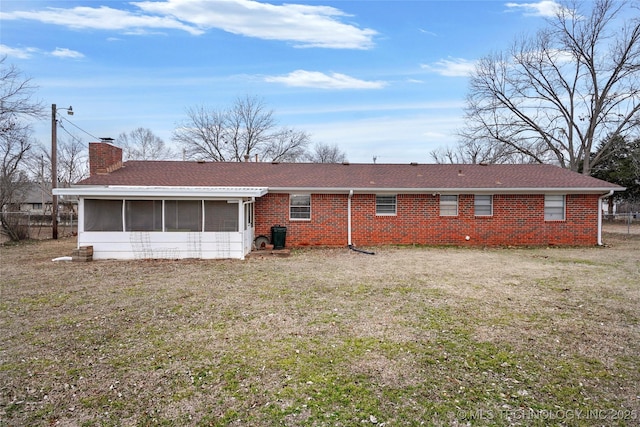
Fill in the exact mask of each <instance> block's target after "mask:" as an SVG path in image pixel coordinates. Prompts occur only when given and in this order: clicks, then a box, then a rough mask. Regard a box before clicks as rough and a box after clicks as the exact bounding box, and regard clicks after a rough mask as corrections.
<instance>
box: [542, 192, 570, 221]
mask: <svg viewBox="0 0 640 427" xmlns="http://www.w3.org/2000/svg"><path fill="white" fill-rule="evenodd" d="M564 204H565V198H564V195H562V194H560V195H557V194H547V195H545V196H544V219H545V221H564Z"/></svg>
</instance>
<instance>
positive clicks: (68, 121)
mask: <svg viewBox="0 0 640 427" xmlns="http://www.w3.org/2000/svg"><path fill="white" fill-rule="evenodd" d="M60 119H61V120H64V121H66V122H67V123H69V124H70V125H71V126H73V127H75V128H76V129H79V130H80V131H82V132H84V133H86V134H87V135H89V136H90V137H91V138H93V139H94V140H96V141H98V140H99V139H100V138H98V137H97V136H95V135H91V134H90V133H89V132H87V131H86V130H84V129H82V128H81V127H80V126H78V125H76V124H75V123H73V122H72V121H71V120H69V119H67V118H66V117H62V116H60ZM63 129H64V128H63ZM67 133H68V132H67Z"/></svg>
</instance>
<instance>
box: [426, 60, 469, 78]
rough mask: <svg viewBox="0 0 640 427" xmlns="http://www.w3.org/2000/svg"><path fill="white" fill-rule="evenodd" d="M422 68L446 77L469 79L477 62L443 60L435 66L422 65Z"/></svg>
mask: <svg viewBox="0 0 640 427" xmlns="http://www.w3.org/2000/svg"><path fill="white" fill-rule="evenodd" d="M421 67H422V68H424V69H425V70H429V71H431V72H434V73H437V74H440V75H441V76H445V77H468V76H469V75H470V74H471V73H472V72H473V70H474V67H475V62H473V61H468V60H466V59H462V58H449V59H441V60H439V61H437V62H435V63H433V64H431V65H430V64H422V65H421Z"/></svg>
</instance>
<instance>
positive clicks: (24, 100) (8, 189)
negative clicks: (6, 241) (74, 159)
mask: <svg viewBox="0 0 640 427" xmlns="http://www.w3.org/2000/svg"><path fill="white" fill-rule="evenodd" d="M5 61H6V56H5V57H2V58H0V223H1V225H2V227H1V231H2V232H4V233H6V234H8V235H9V237H10V238H12V239H17V238H19V237H20V236H18V235H17V234H16V230H14V229H12V227H11V226H10V224H9V223H8V222H7V221H6V217H5V215H4V214H3V212H4V211H5V210H8V209H9V208H11V207H12V205H16V204H19V203H20V202H21V201H22V198H23V197H24V196H25V191H26V188H27V187H28V185H29V178H28V173H27V170H26V167H25V165H26V162H27V160H28V159H29V157H30V156H31V154H32V151H31V149H32V143H31V127H30V126H29V123H28V122H27V120H28V119H33V118H39V117H41V116H42V115H43V114H44V110H43V107H42V104H40V103H38V102H35V101H33V100H32V99H31V97H32V95H33V93H34V92H35V90H36V86H34V85H33V84H32V82H31V79H29V78H26V77H24V76H23V75H22V73H21V72H20V71H19V70H18V69H17V68H16V67H15V66H13V65H7V64H5Z"/></svg>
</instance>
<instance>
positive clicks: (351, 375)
mask: <svg viewBox="0 0 640 427" xmlns="http://www.w3.org/2000/svg"><path fill="white" fill-rule="evenodd" d="M605 242H606V243H607V244H608V245H607V247H604V248H595V247H594V248H526V249H522V248H519V249H514V248H495V249H465V248H440V247H438V248H436V247H379V248H373V250H374V251H375V255H366V254H362V253H357V252H353V251H349V250H348V249H346V248H344V249H314V250H300V251H293V252H292V255H291V256H290V257H288V258H277V257H259V256H257V257H251V258H249V259H247V260H245V261H235V260H234V261H231V260H223V261H200V260H187V261H127V262H122V261H120V262H116V261H99V262H98V261H94V262H89V263H66V262H52V261H51V259H52V258H54V257H57V256H61V255H69V254H70V252H71V249H72V248H73V247H74V246H75V240H73V239H63V240H60V241H57V242H56V241H41V242H30V243H25V244H20V245H9V246H4V247H0V260H1V266H0V284H1V285H0V286H1V288H0V291H1V294H0V296H1V298H0V425H2V426H17V425H30V426H31V425H62V426H112V425H113V426H119V425H122V426H128V425H140V426H146V425H166V426H174V425H177V426H180V425H196V426H208V425H218V426H223V425H224V426H226V425H238V426H254V425H287V426H297V425H305V426H307V425H311V426H321V425H327V426H352V425H359V426H362V425H380V426H382V425H384V426H402V425H429V426H431V425H434V426H438V425H442V426H451V425H474V426H476V425H478V426H484V425H496V426H502V425H527V426H529V425H539V426H547V425H569V426H583V425H584V426H591V425H593V426H596V425H621V426H623V425H624V426H626V425H638V424H640V235H633V234H631V235H623V234H605Z"/></svg>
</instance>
